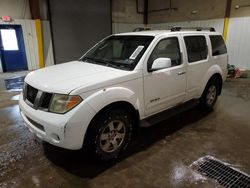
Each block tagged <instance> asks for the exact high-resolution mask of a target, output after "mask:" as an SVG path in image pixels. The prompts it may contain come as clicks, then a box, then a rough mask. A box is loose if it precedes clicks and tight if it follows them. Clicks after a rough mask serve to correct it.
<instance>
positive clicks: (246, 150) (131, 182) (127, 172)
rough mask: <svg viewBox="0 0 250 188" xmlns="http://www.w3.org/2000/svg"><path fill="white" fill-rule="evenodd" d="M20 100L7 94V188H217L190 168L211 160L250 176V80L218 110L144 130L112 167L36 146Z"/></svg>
mask: <svg viewBox="0 0 250 188" xmlns="http://www.w3.org/2000/svg"><path fill="white" fill-rule="evenodd" d="M18 94H19V92H9V91H0V187H27V188H29V187H32V188H33V187H51V188H52V187H53V188H55V187H60V188H61V187H74V188H75V187H84V188H86V187H102V188H105V187H119V188H120V187H133V188H134V187H145V188H146V187H150V188H154V187H181V188H182V187H215V186H216V184H215V183H214V182H213V181H211V180H208V179H206V178H204V177H203V176H201V175H199V174H197V173H195V172H194V171H192V170H191V169H190V167H189V166H190V165H191V164H192V163H193V161H195V160H197V159H198V158H200V157H202V156H205V155H211V156H214V157H216V158H217V159H220V160H222V161H224V162H226V163H230V164H232V165H233V167H235V168H238V169H240V170H241V171H244V172H246V173H248V174H250V147H249V143H250V136H249V135H250V111H249V110H250V109H249V106H250V79H237V80H230V81H227V82H226V83H225V85H224V88H223V93H222V96H220V97H219V100H218V102H217V105H216V107H215V109H214V110H213V111H211V112H208V111H201V110H200V109H199V108H197V107H195V108H193V109H190V110H188V111H186V112H184V113H181V114H178V115H176V116H174V117H172V118H170V119H168V120H166V121H164V122H162V123H160V124H157V125H155V126H153V127H150V128H143V129H141V130H140V132H139V133H138V135H137V137H136V138H135V140H134V142H133V143H132V144H131V146H130V150H129V151H128V152H127V153H126V155H124V156H123V157H122V158H121V159H120V160H119V161H116V162H113V163H105V164H100V163H97V162H95V161H92V160H91V159H89V158H88V156H87V154H86V153H84V152H82V151H68V150H64V149H60V148H57V147H54V146H51V145H49V144H46V143H42V142H41V141H39V140H37V139H36V138H35V137H34V136H33V135H32V134H31V133H30V132H29V131H28V130H27V129H26V128H25V127H24V126H23V122H22V120H21V118H20V115H19V109H18V105H17V103H18V101H17V99H18ZM15 99H16V100H15Z"/></svg>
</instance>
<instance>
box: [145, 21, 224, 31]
mask: <svg viewBox="0 0 250 188" xmlns="http://www.w3.org/2000/svg"><path fill="white" fill-rule="evenodd" d="M223 24H224V19H211V20H197V21H185V22H169V23H160V24H150V25H149V26H150V27H153V28H159V29H164V28H168V27H170V26H183V27H214V28H215V29H216V31H218V32H221V33H222V32H223Z"/></svg>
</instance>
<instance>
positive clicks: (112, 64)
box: [82, 57, 127, 70]
mask: <svg viewBox="0 0 250 188" xmlns="http://www.w3.org/2000/svg"><path fill="white" fill-rule="evenodd" d="M85 59H87V60H90V61H92V63H95V64H101V65H106V66H108V67H113V68H118V69H124V70H127V69H126V68H125V67H123V66H119V65H116V64H115V62H112V61H109V60H107V59H95V58H92V57H84V58H83V59H82V61H84V60H85Z"/></svg>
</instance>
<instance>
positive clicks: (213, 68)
mask: <svg viewBox="0 0 250 188" xmlns="http://www.w3.org/2000/svg"><path fill="white" fill-rule="evenodd" d="M216 73H218V74H220V75H221V78H223V76H222V75H223V72H222V69H221V67H220V66H219V65H212V66H211V67H210V68H209V69H208V70H207V72H206V74H205V76H204V77H203V80H202V84H201V87H200V91H199V94H200V96H201V95H202V93H203V91H204V89H205V87H206V85H207V82H208V80H209V79H210V78H211V77H212V76H213V75H214V74H216Z"/></svg>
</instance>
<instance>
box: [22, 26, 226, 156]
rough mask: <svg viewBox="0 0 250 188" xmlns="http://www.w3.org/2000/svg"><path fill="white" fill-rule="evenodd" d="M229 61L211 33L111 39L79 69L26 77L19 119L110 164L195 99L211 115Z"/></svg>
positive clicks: (73, 65)
mask: <svg viewBox="0 0 250 188" xmlns="http://www.w3.org/2000/svg"><path fill="white" fill-rule="evenodd" d="M227 59H228V55H227V50H226V46H225V43H224V40H223V38H222V36H221V34H220V33H217V32H215V31H213V30H211V31H209V30H208V31H205V30H204V29H202V28H199V29H197V30H195V31H191V30H182V29H181V28H173V29H172V30H160V31H141V32H131V33H122V34H116V35H111V36H109V37H107V38H105V39H103V40H102V41H100V42H99V43H97V44H96V45H95V46H94V47H93V48H92V49H90V50H89V51H88V52H87V53H86V54H84V55H83V57H82V58H81V59H79V60H78V61H72V62H68V63H64V64H60V65H56V66H52V67H48V68H44V69H40V70H37V71H34V72H31V73H29V74H28V75H27V77H26V78H25V85H24V90H23V93H22V94H21V96H20V101H19V105H20V113H21V116H22V118H23V119H24V122H25V124H26V126H27V127H28V128H29V130H30V131H31V132H33V133H35V135H36V136H37V137H39V138H41V139H42V140H45V141H47V142H49V143H51V144H53V145H56V146H59V147H63V148H67V149H72V150H76V149H80V148H82V147H83V145H84V148H87V149H88V151H89V152H92V153H94V154H95V155H96V156H98V157H100V158H102V159H112V158H115V157H117V156H118V155H119V154H120V153H121V151H123V150H124V149H126V147H127V145H128V143H129V141H130V140H131V135H132V131H133V130H134V129H135V128H136V127H137V126H138V125H141V123H140V122H145V121H147V120H148V119H150V118H153V117H154V115H156V114H158V115H159V113H162V112H165V111H166V110H168V109H170V108H172V107H175V106H177V105H178V106H179V105H180V104H182V103H184V102H187V101H190V100H193V99H198V100H199V101H200V102H201V104H202V105H203V106H204V107H207V108H212V107H213V105H214V103H215V102H216V99H217V96H218V95H220V93H221V89H222V83H223V81H224V80H225V79H226V75H227ZM139 120H143V121H139Z"/></svg>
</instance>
